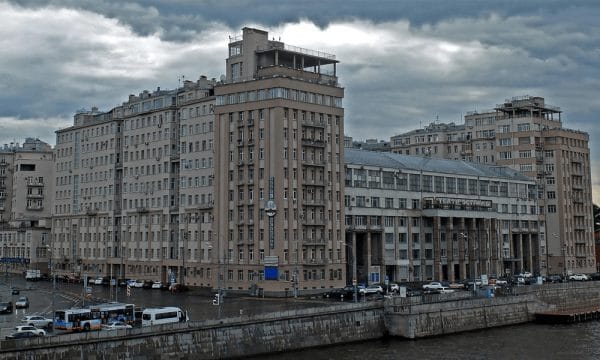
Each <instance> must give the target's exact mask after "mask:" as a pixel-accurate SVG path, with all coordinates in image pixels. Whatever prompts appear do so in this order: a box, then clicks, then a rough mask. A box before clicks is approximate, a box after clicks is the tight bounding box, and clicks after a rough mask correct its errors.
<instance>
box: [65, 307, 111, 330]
mask: <svg viewBox="0 0 600 360" xmlns="http://www.w3.org/2000/svg"><path fill="white" fill-rule="evenodd" d="M101 326H102V321H101V320H100V318H98V317H97V316H95V314H94V313H93V312H92V311H91V310H90V309H89V308H75V309H67V310H58V311H56V312H55V313H54V328H55V329H59V330H67V331H82V330H84V331H89V330H100V328H101Z"/></svg>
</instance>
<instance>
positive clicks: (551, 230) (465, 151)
mask: <svg viewBox="0 0 600 360" xmlns="http://www.w3.org/2000/svg"><path fill="white" fill-rule="evenodd" d="M561 113H562V112H561V110H560V108H559V107H556V106H552V105H549V104H546V103H545V100H544V98H542V97H535V96H522V97H514V98H512V99H507V100H505V101H504V102H503V103H502V104H498V105H496V107H495V108H494V109H493V110H485V111H473V112H469V113H467V115H466V116H465V124H464V125H454V124H432V125H430V126H429V127H426V128H425V129H423V130H416V131H412V132H409V133H406V134H400V135H397V136H394V137H393V138H392V140H391V143H392V151H393V152H395V153H402V154H406V153H410V154H413V153H414V154H417V152H418V153H419V154H421V155H425V156H429V157H432V158H452V159H461V160H466V161H472V162H475V163H480V164H490V165H494V164H498V165H504V166H508V167H511V168H513V169H515V170H518V171H521V172H522V173H523V174H526V175H527V176H529V177H531V178H533V179H536V181H537V185H538V199H539V211H538V213H539V217H540V221H544V223H545V224H546V226H547V229H546V235H547V237H546V238H545V239H540V240H541V243H542V248H543V251H544V252H547V256H543V257H542V264H541V269H542V273H544V274H571V273H581V272H583V273H591V272H594V271H595V269H596V263H595V255H594V253H595V252H594V241H593V220H592V191H591V188H592V187H591V168H590V152H589V144H588V141H589V136H588V134H587V133H584V132H580V131H575V130H570V129H567V128H564V127H563V123H562V119H561Z"/></svg>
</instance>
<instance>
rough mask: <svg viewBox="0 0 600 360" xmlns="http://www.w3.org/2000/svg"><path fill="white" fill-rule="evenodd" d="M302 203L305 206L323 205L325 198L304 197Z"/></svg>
mask: <svg viewBox="0 0 600 360" xmlns="http://www.w3.org/2000/svg"><path fill="white" fill-rule="evenodd" d="M302 205H306V206H325V200H323V199H304V200H302Z"/></svg>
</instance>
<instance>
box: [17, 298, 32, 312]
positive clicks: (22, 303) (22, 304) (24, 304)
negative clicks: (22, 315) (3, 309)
mask: <svg viewBox="0 0 600 360" xmlns="http://www.w3.org/2000/svg"><path fill="white" fill-rule="evenodd" d="M15 307H16V308H17V309H24V308H28V307H29V299H28V298H27V296H21V297H20V298H18V299H17V301H15Z"/></svg>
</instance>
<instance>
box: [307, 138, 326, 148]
mask: <svg viewBox="0 0 600 360" xmlns="http://www.w3.org/2000/svg"><path fill="white" fill-rule="evenodd" d="M302 145H303V146H314V147H320V148H324V147H325V141H323V140H316V139H307V138H303V139H302Z"/></svg>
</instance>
